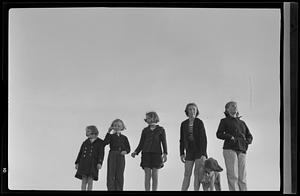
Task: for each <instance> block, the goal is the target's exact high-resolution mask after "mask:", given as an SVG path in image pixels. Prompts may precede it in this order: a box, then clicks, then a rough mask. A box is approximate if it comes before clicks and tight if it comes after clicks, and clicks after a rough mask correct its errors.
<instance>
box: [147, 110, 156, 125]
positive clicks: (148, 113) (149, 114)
mask: <svg viewBox="0 0 300 196" xmlns="http://www.w3.org/2000/svg"><path fill="white" fill-rule="evenodd" d="M146 116H149V117H150V118H151V120H152V122H154V123H158V122H159V117H158V114H157V113H156V112H154V111H152V112H147V113H146ZM145 121H146V120H145Z"/></svg>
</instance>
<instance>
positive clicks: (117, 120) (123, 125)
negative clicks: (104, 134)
mask: <svg viewBox="0 0 300 196" xmlns="http://www.w3.org/2000/svg"><path fill="white" fill-rule="evenodd" d="M116 122H120V123H122V129H121V131H123V130H124V129H126V127H125V124H124V122H123V121H122V120H121V119H118V118H117V119H116V120H114V121H113V122H112V123H111V125H110V126H111V127H113V125H114V123H116Z"/></svg>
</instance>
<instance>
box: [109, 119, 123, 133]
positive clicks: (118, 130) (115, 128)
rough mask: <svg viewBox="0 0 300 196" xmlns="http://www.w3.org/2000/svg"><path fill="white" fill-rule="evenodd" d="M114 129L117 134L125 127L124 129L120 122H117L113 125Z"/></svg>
mask: <svg viewBox="0 0 300 196" xmlns="http://www.w3.org/2000/svg"><path fill="white" fill-rule="evenodd" d="M112 128H113V130H115V131H116V132H120V131H121V130H122V129H123V128H124V127H123V124H122V123H121V122H120V121H116V122H114V123H113V125H112Z"/></svg>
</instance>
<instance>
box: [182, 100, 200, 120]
mask: <svg viewBox="0 0 300 196" xmlns="http://www.w3.org/2000/svg"><path fill="white" fill-rule="evenodd" d="M190 106H195V107H196V108H197V113H196V117H197V116H198V115H199V110H198V107H197V105H196V104H195V103H188V104H187V105H186V107H185V110H184V112H185V115H186V116H189V114H188V108H189V107H190Z"/></svg>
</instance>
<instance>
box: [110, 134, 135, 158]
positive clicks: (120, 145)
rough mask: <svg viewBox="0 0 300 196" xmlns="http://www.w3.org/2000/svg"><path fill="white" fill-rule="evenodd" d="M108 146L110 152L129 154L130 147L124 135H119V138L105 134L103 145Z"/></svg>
mask: <svg viewBox="0 0 300 196" xmlns="http://www.w3.org/2000/svg"><path fill="white" fill-rule="evenodd" d="M108 144H109V146H110V150H111V151H119V152H121V151H126V152H127V154H128V153H129V152H130V145H129V142H128V139H127V137H126V136H125V135H122V134H120V136H118V135H117V134H116V133H114V134H109V133H107V134H106V136H105V138H104V145H105V146H106V145H108Z"/></svg>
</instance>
